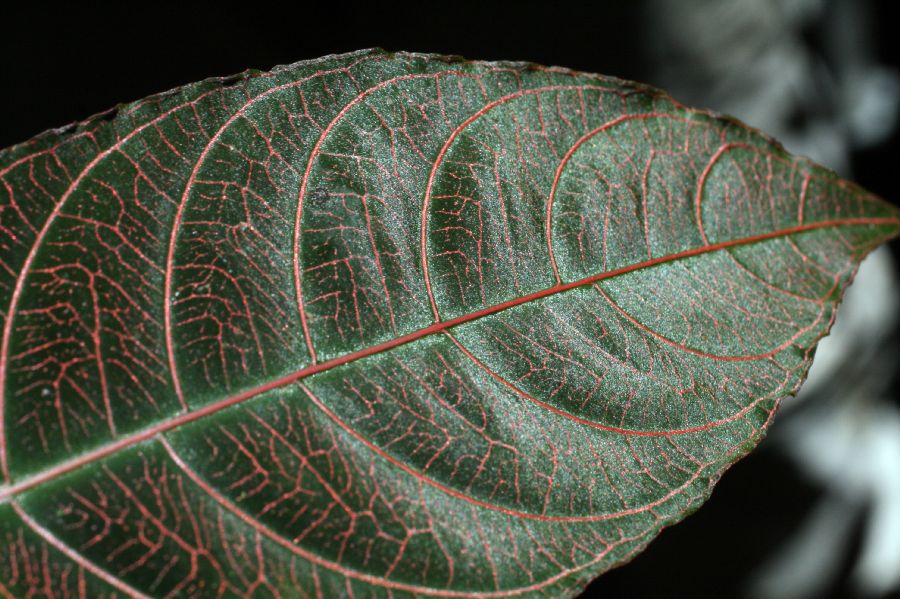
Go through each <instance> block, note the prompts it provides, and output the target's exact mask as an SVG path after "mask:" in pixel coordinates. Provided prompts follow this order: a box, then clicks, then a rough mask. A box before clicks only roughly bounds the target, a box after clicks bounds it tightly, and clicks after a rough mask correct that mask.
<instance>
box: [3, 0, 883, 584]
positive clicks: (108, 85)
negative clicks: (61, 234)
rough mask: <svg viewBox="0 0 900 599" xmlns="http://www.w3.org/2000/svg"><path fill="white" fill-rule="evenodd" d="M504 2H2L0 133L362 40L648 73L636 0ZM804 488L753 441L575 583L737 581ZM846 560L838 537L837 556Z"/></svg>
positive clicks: (867, 181)
mask: <svg viewBox="0 0 900 599" xmlns="http://www.w3.org/2000/svg"><path fill="white" fill-rule="evenodd" d="M890 5H891V2H889V1H888V0H885V1H882V2H880V3H879V5H878V6H879V11H880V18H879V19H877V23H878V24H879V26H880V27H881V28H882V30H881V31H876V32H874V35H876V36H877V39H878V40H879V48H880V52H881V59H882V60H883V61H884V62H886V63H889V64H892V65H895V66H897V65H900V56H898V50H897V47H892V45H891V43H890V40H891V37H892V36H894V35H895V33H894V31H892V30H891V24H892V22H893V21H891V19H890V18H889V12H890ZM511 6H512V5H511ZM514 6H515V8H514V9H510V8H508V7H507V8H500V7H492V6H489V5H487V4H486V3H482V4H477V5H474V6H470V7H466V6H461V5H450V4H444V3H434V4H433V5H430V4H425V3H422V5H420V6H418V7H405V6H400V5H397V4H394V3H384V2H382V3H380V4H378V5H374V3H373V4H369V5H352V4H347V3H337V2H327V1H326V2H319V3H317V4H316V5H310V6H306V5H302V4H294V5H292V8H290V9H283V8H282V9H279V8H275V7H267V6H264V5H263V4H262V3H259V2H252V1H251V2H250V3H247V4H245V5H243V6H242V7H241V8H239V9H238V8H233V7H231V6H229V5H226V4H224V3H218V4H209V5H200V6H196V7H189V6H187V5H186V4H185V3H180V4H175V5H173V6H172V7H160V6H153V7H148V6H147V5H140V6H138V5H134V6H133V5H131V3H119V4H117V5H115V6H112V7H103V8H102V9H101V8H97V9H91V8H86V7H85V6H83V5H81V6H77V7H69V8H57V7H55V6H51V5H49V4H47V5H43V6H41V5H37V6H32V7H31V8H29V9H22V8H16V9H9V8H4V12H3V14H2V16H0V18H2V21H0V73H2V87H0V90H2V93H0V147H5V146H8V145H11V144H14V143H17V142H20V141H25V140H27V139H28V138H30V137H31V136H33V135H35V134H37V133H40V132H41V131H43V130H45V129H48V128H51V127H59V126H62V125H65V124H67V123H69V122H72V121H76V120H81V119H84V118H85V117H87V116H89V115H91V114H94V113H97V112H101V111H103V110H105V109H107V108H110V107H112V106H114V105H116V104H117V103H120V102H125V101H131V100H137V99H139V98H141V97H143V96H146V95H149V94H152V93H156V92H160V91H163V90H166V89H169V88H172V87H176V86H179V85H181V84H185V83H189V82H192V81H196V80H200V79H204V78H206V77H210V76H217V75H229V74H232V73H237V72H240V71H243V70H245V69H247V68H257V69H262V70H268V69H269V68H270V67H272V66H274V65H276V64H283V63H289V62H294V61H297V60H301V59H308V58H315V57H318V56H322V55H325V54H330V53H336V52H344V51H349V50H354V49H358V48H365V47H375V46H380V47H384V48H386V49H389V50H413V51H423V52H438V53H444V54H459V55H463V56H465V57H467V58H477V59H510V60H530V61H534V62H538V63H543V64H550V65H560V66H567V67H572V68H576V69H581V70H585V71H591V72H601V73H605V74H611V75H617V76H620V77H624V78H628V79H637V80H644V81H648V82H649V83H653V81H652V80H649V79H648V77H647V76H646V73H648V72H649V69H648V68H647V67H648V66H649V65H648V64H647V63H646V58H645V57H644V55H643V53H642V51H641V48H642V42H643V41H645V40H643V39H642V35H641V31H640V28H639V27H638V23H639V19H640V12H639V9H638V8H636V7H637V6H638V3H633V2H618V3H605V4H604V3H602V2H596V3H585V4H583V5H580V4H575V5H572V6H567V7H558V6H552V5H550V4H549V3H548V4H546V5H545V4H538V3H534V4H531V3H527V2H519V3H516V4H515V5H514ZM898 147H900V138H898V136H897V135H896V134H895V135H894V136H893V137H892V138H891V139H890V140H888V141H887V142H885V143H883V144H881V145H879V146H878V147H876V148H873V149H870V150H868V151H866V152H865V153H863V154H857V155H854V157H853V168H854V173H855V174H854V178H855V179H856V180H857V181H858V182H860V183H861V184H863V185H864V186H865V187H867V188H869V189H871V190H872V191H875V192H876V193H879V194H881V195H883V196H885V197H887V198H889V199H892V200H894V201H896V200H897V198H898V197H900V194H898V193H897V184H896V182H895V171H896V164H897V157H898V152H897V150H898ZM818 494H819V491H818V490H817V489H816V488H815V487H814V486H813V485H811V484H809V483H806V482H805V481H803V480H802V479H801V478H799V477H798V475H797V474H796V473H795V472H794V471H793V470H792V467H791V466H790V465H789V464H787V463H786V462H784V461H782V459H781V458H779V457H778V455H777V454H776V452H774V451H772V450H771V449H767V447H766V444H765V443H763V447H762V448H761V449H760V450H758V451H757V452H755V453H754V454H752V455H751V456H750V457H749V458H747V459H745V460H744V461H742V462H740V463H739V464H738V465H736V466H735V467H734V468H733V469H732V470H731V471H729V472H728V473H727V474H726V475H725V477H724V478H723V480H722V482H721V483H720V484H719V486H718V487H717V489H716V491H715V493H714V494H713V497H712V499H711V500H710V501H709V502H708V503H707V504H706V505H705V506H704V507H703V508H702V509H701V510H700V511H699V512H698V513H697V514H695V515H693V516H691V517H690V518H689V519H688V520H687V521H686V522H685V523H683V524H680V525H678V526H675V527H673V528H671V529H669V530H667V531H665V532H664V533H663V534H662V535H661V536H660V537H659V538H658V539H657V540H656V541H655V542H654V543H653V544H652V545H651V547H650V548H649V549H648V550H647V551H646V552H645V553H643V554H642V555H640V556H639V557H638V558H636V559H635V560H634V561H633V562H632V563H630V564H628V565H625V566H623V567H620V568H618V569H616V570H614V571H612V572H610V573H608V574H607V575H605V576H603V577H602V578H600V579H598V580H597V581H596V582H595V583H594V584H592V585H591V586H590V587H589V589H588V590H587V592H586V595H587V596H601V595H602V596H606V597H732V596H738V595H739V594H740V591H739V589H741V588H742V585H743V583H744V582H745V580H746V576H747V575H748V574H749V573H750V572H751V571H752V569H753V567H754V566H755V565H757V564H759V563H760V562H761V560H762V559H763V558H765V557H766V556H767V555H769V553H770V552H771V551H772V549H773V547H777V546H778V545H779V543H780V542H781V541H782V540H783V539H785V538H787V536H789V534H790V532H791V531H792V530H793V528H794V527H795V525H796V524H797V522H798V521H799V519H800V518H801V517H802V514H803V513H804V511H805V510H807V509H808V508H809V507H810V506H812V505H813V503H814V502H815V500H816V498H817V496H818ZM858 540H859V539H857V542H858ZM851 560H852V552H851V554H850V555H849V556H848V558H847V561H846V562H845V564H844V567H845V569H846V570H847V571H849V566H850V564H851ZM845 574H846V573H845ZM846 584H847V583H846V576H844V577H842V582H841V583H840V585H839V586H838V587H836V588H835V589H833V591H832V594H831V595H830V597H835V598H837V597H845V596H851V595H850V594H849V591H848V588H847V587H846Z"/></svg>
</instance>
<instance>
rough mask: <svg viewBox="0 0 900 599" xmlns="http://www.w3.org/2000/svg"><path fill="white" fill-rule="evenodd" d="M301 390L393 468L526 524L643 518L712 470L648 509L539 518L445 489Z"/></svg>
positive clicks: (693, 477)
mask: <svg viewBox="0 0 900 599" xmlns="http://www.w3.org/2000/svg"><path fill="white" fill-rule="evenodd" d="M300 388H301V389H303V392H304V393H306V396H307V397H309V399H310V401H312V402H313V403H314V404H315V405H316V407H318V408H319V409H320V410H322V412H324V413H325V415H326V416H328V417H329V418H330V419H331V420H332V422H334V423H335V424H336V425H338V426H339V427H340V428H341V429H342V430H344V431H345V432H347V433H348V434H350V435H351V436H353V437H354V438H355V439H356V440H357V441H359V442H360V443H362V444H363V445H365V446H366V447H368V448H369V449H370V450H371V451H372V452H374V453H376V454H377V455H379V456H380V457H382V458H384V459H385V460H387V461H388V462H390V463H391V464H392V465H393V466H396V467H397V468H400V469H401V470H403V471H404V472H406V473H407V474H409V475H411V476H412V477H413V478H415V479H416V480H418V481H421V482H424V483H425V484H427V485H430V486H432V487H434V488H436V489H438V490H439V491H441V492H443V493H446V494H447V495H449V496H451V497H454V498H456V499H459V500H461V501H465V502H466V503H470V504H472V505H474V506H477V507H480V508H483V509H487V510H491V511H494V512H500V513H501V514H505V515H507V516H514V517H516V518H521V519H523V520H536V521H538V522H599V521H602V520H613V519H615V518H622V517H624V516H631V515H634V514H641V513H643V512H646V511H648V510H651V509H653V508H655V507H658V506H660V505H662V504H663V503H665V502H666V501H668V500H669V499H671V498H672V497H674V496H676V495H678V494H679V493H681V492H682V491H684V489H686V488H687V487H689V486H690V485H692V484H693V483H694V481H695V480H697V479H698V478H700V476H701V474H702V470H703V469H704V468H705V467H707V466H709V464H703V465H702V466H701V467H699V468H698V469H697V470H696V471H695V472H694V474H693V475H692V476H691V477H690V478H689V479H687V480H686V481H685V482H684V483H682V484H681V485H680V486H678V487H676V488H674V489H672V490H670V491H669V492H668V493H666V494H665V495H663V496H661V497H658V498H657V499H654V500H653V501H651V502H649V503H645V504H644V505H641V506H638V507H634V508H629V509H627V510H621V511H618V512H609V513H605V514H591V515H589V516H545V515H542V514H535V513H532V512H523V511H521V510H514V509H512V508H508V507H506V506H502V505H498V504H496V503H489V502H487V501H483V500H481V499H478V498H477V497H473V496H471V495H467V494H465V493H463V492H461V491H457V490H456V489H453V488H452V487H448V486H446V485H444V484H443V483H440V482H438V481H436V480H434V479H433V478H431V477H430V476H428V475H427V474H425V473H423V472H422V471H421V470H418V469H416V468H413V467H412V466H410V465H408V464H406V463H405V462H403V461H402V460H398V459H397V458H395V457H394V456H392V455H391V454H389V453H388V452H386V451H385V450H383V449H382V448H380V447H378V446H377V445H375V444H374V443H372V442H371V441H369V440H368V439H366V438H365V437H363V436H362V435H361V434H360V433H359V432H357V431H356V430H355V429H353V428H352V427H351V426H348V425H347V423H345V422H344V421H343V420H341V419H340V417H339V416H338V415H337V414H335V413H334V412H332V411H331V410H330V409H329V408H328V406H326V405H325V404H324V403H322V402H321V401H320V400H319V398H318V397H316V396H315V395H314V394H313V392H312V391H310V390H309V388H307V386H306V385H303V384H301V385H300Z"/></svg>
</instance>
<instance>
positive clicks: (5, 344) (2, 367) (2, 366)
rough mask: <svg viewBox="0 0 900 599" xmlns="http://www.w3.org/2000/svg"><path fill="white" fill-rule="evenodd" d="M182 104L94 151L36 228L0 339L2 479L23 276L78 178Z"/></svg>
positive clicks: (5, 467)
mask: <svg viewBox="0 0 900 599" xmlns="http://www.w3.org/2000/svg"><path fill="white" fill-rule="evenodd" d="M211 93H213V91H212V90H210V91H209V92H206V93H205V94H202V95H201V96H198V97H197V98H196V99H194V100H193V102H199V101H200V100H201V99H203V98H204V97H205V96H207V95H209V94H211ZM184 107H185V105H179V106H176V107H174V108H172V109H170V110H167V111H166V112H164V113H162V114H160V115H159V116H157V117H156V118H154V119H153V120H151V121H148V122H146V123H144V124H143V125H140V126H138V127H135V128H134V129H133V130H132V131H131V132H130V133H128V135H126V136H125V137H123V138H122V139H120V140H119V141H117V142H116V143H115V144H114V145H112V146H110V147H109V148H107V149H106V150H104V151H102V152H100V153H99V154H97V156H95V157H94V159H93V160H91V161H90V162H89V163H87V165H85V167H84V169H82V171H81V172H80V173H78V176H77V177H75V179H73V180H72V182H71V183H70V184H69V186H68V187H67V188H66V190H65V191H64V192H63V193H62V195H60V196H59V201H57V202H56V205H54V206H53V211H52V212H51V213H50V215H49V216H48V217H47V220H46V221H44V226H43V227H41V230H40V231H38V233H37V235H36V236H35V238H34V242H33V243H32V244H31V247H30V248H29V250H28V255H27V256H25V261H24V262H23V263H22V267H21V268H20V269H19V273H18V276H17V277H16V283H15V286H14V287H13V292H12V294H11V295H10V298H9V308H7V310H6V318H5V320H4V323H3V338H2V340H0V470H2V472H3V478H4V480H6V481H9V464H8V461H7V455H6V421H5V413H6V408H5V402H6V374H7V370H8V369H9V341H10V338H11V337H12V325H13V321H14V320H15V314H16V308H17V306H18V304H19V299H20V298H21V297H22V292H23V289H24V288H25V278H26V275H27V274H28V273H29V272H30V270H31V265H32V264H33V263H34V259H35V257H36V256H37V253H38V249H39V248H40V247H41V244H42V243H43V241H44V237H46V235H47V232H48V231H49V230H50V227H51V225H52V224H53V223H54V222H55V221H56V219H57V217H58V216H59V215H60V214H61V213H62V208H63V205H64V204H65V203H66V201H67V200H68V199H69V197H70V196H71V195H72V193H73V192H74V191H75V190H76V189H77V188H78V186H79V185H80V184H81V181H82V180H83V179H84V178H85V177H86V176H87V174H88V173H90V172H91V171H92V170H93V168H94V167H95V166H97V164H99V163H100V162H101V161H103V160H104V159H105V158H106V157H107V156H109V155H110V154H112V153H113V152H117V151H119V149H120V148H121V147H122V146H123V145H124V144H125V143H126V142H127V141H128V140H130V139H131V138H133V137H134V136H135V135H137V134H138V133H140V132H141V131H143V130H144V129H146V128H148V127H152V126H154V125H155V124H156V123H158V122H159V121H161V120H163V119H166V118H168V117H169V116H170V115H172V114H174V113H175V112H177V111H178V110H181V109H183V108H184Z"/></svg>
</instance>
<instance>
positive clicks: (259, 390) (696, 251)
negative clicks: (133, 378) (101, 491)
mask: <svg viewBox="0 0 900 599" xmlns="http://www.w3.org/2000/svg"><path fill="white" fill-rule="evenodd" d="M853 225H860V226H862V225H870V226H878V225H891V226H895V227H900V218H888V217H883V218H882V217H871V218H847V219H840V220H829V221H822V222H818V223H810V224H805V225H796V226H794V227H788V228H785V229H779V230H777V231H771V232H769V233H762V234H759V235H753V236H750V237H742V238H739V239H732V240H729V241H723V242H719V243H715V244H710V245H705V246H701V247H696V248H691V249H689V250H684V251H682V252H677V253H674V254H669V255H667V256H660V257H658V258H653V259H652V260H645V261H643V262H638V263H636V264H632V265H629V266H623V267H621V268H617V269H615V270H611V271H607V272H603V273H599V274H596V275H592V276H589V277H585V278H583V279H579V280H577V281H572V282H570V283H563V284H560V285H555V286H553V287H548V288H546V289H543V290H541V291H536V292H534V293H530V294H528V295H523V296H521V297H517V298H514V299H511V300H507V301H505V302H502V303H499V304H495V305H493V306H488V307H487V308H482V309H481V310H476V311H474V312H470V313H469V314H463V315H461V316H458V317H456V318H452V319H450V320H445V321H442V322H436V323H434V324H432V325H429V326H427V327H424V328H421V329H419V330H417V331H413V332H411V333H407V334H406V335H401V336H400V337H396V338H394V339H390V340H388V341H384V342H382V343H378V344H376V345H372V346H369V347H365V348H363V349H360V350H357V351H355V352H350V353H348V354H344V355H342V356H338V357H336V358H332V359H331V360H327V361H325V362H319V363H317V364H312V365H310V366H307V367H305V368H301V369H300V370H297V371H295V372H292V373H290V374H287V375H285V376H282V377H281V378H278V379H275V380H272V381H269V382H268V383H265V384H263V385H259V386H257V387H253V388H250V389H247V390H245V391H242V392H240V393H237V394H236V395H232V396H231V397H226V398H224V399H221V400H219V401H216V402H213V403H211V404H208V405H206V406H203V407H201V408H198V409H196V410H194V411H193V412H188V413H183V414H179V415H177V416H175V417H173V418H171V419H169V420H167V421H164V422H159V423H157V424H156V425H154V426H152V427H150V428H147V429H144V430H143V431H138V432H136V433H133V434H131V435H130V436H127V437H122V438H120V439H118V440H116V441H114V442H112V443H109V444H107V445H104V446H102V447H98V448H97V449H94V450H92V451H89V452H87V453H84V454H82V455H81V456H78V457H76V458H73V459H71V460H69V461H68V462H63V463H61V464H58V465H56V466H54V467H52V468H49V469H47V470H45V471H44V472H41V473H39V474H36V475H34V476H32V477H31V478H27V479H25V480H23V481H21V482H19V483H16V484H13V485H9V486H7V487H5V488H3V489H2V490H0V502H2V501H5V500H7V499H8V498H10V497H13V496H14V495H18V494H19V493H22V492H24V491H27V490H28V489H31V488H34V487H36V486H38V485H41V484H43V483H45V482H47V481H49V480H53V479H55V478H58V477H60V476H62V475H63V474H66V473H67V472H71V471H73V470H75V469H77V468H80V467H82V466H84V465H86V464H89V463H92V462H95V461H97V460H99V459H102V458H104V457H106V456H108V455H111V454H114V453H116V452H117V451H120V450H122V449H124V448H126V447H131V446H133V445H136V444H138V443H141V442H143V441H147V440H148V439H151V438H153V437H154V436H156V435H158V434H159V433H162V432H165V431H169V430H172V429H175V428H178V427H179V426H182V425H185V424H188V423H189V422H194V421H196V420H199V419H201V418H204V417H205V416H208V415H210V414H215V413H216V412H220V411H222V410H224V409H226V408H228V407H231V406H233V405H236V404H239V403H241V402H243V401H246V400H248V399H250V398H252V397H256V396H257V395H261V394H263V393H265V392H267V391H271V390H272V389H277V388H279V387H284V386H286V385H289V384H291V383H294V382H297V381H299V380H301V379H303V378H306V377H308V376H312V375H314V374H317V373H320V372H324V371H327V370H331V369H333V368H337V367H338V366H343V365H344V364H347V363H350V362H355V361H357V360H360V359H362V358H366V357H368V356H372V355H375V354H378V353H381V352H384V351H388V350H390V349H393V348H395V347H398V346H401V345H406V344H408V343H412V342H413V341H417V340H419V339H422V338H423V337H427V336H429V335H434V334H436V333H442V332H443V331H446V330H449V329H451V328H453V327H456V326H459V325H462V324H465V323H467V322H472V321H475V320H478V319H480V318H484V317H486V316H490V315H492V314H496V313H498V312H502V311H504V310H507V309H509V308H513V307H515V306H520V305H522V304H526V303H529V302H533V301H536V300H539V299H542V298H545V297H549V296H553V295H556V294H559V293H563V292H565V291H569V290H571V289H576V288H578V287H584V286H586V285H592V284H594V283H596V282H598V281H602V280H604V279H609V278H612V277H616V276H619V275H623V274H627V273H630V272H635V271H638V270H642V269H644V268H650V267H652V266H656V265H658V264H664V263H667V262H673V261H675V260H683V259H685V258H690V257H692V256H698V255H702V254H707V253H710V252H715V251H719V250H723V249H726V248H730V247H736V246H742V245H748V244H752V243H758V242H761V241H766V240H769V239H777V238H780V237H786V236H788V235H795V234H798V233H804V232H807V231H814V230H818V229H826V228H833V227H840V226H853Z"/></svg>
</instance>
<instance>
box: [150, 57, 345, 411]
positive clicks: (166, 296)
mask: <svg viewBox="0 0 900 599" xmlns="http://www.w3.org/2000/svg"><path fill="white" fill-rule="evenodd" d="M356 64H357V63H353V64H349V65H346V66H343V67H340V68H335V69H332V70H329V71H317V72H315V73H313V74H312V75H309V76H307V77H304V78H302V79H298V80H296V81H291V82H290V83H285V84H283V85H278V86H276V87H273V88H272V89H269V90H266V91H265V92H263V93H261V94H259V95H258V96H254V97H253V98H251V99H249V100H247V102H245V103H244V105H243V106H241V107H240V108H239V109H238V110H237V111H236V112H235V113H234V114H232V115H231V116H230V117H228V120H226V121H225V122H224V123H222V125H221V126H220V127H219V128H218V130H216V132H215V133H214V134H213V136H212V137H210V138H209V141H208V142H207V143H206V146H205V147H204V148H203V151H202V152H201V153H200V156H198V158H197V162H196V163H194V168H193V169H192V170H191V175H190V177H189V178H188V180H187V183H186V184H185V186H184V192H182V194H181V200H180V201H179V202H178V210H177V212H176V213H175V221H174V222H173V223H172V232H171V234H170V235H169V248H168V252H167V254H166V268H165V283H164V289H163V321H164V329H165V335H166V354H167V356H168V360H169V370H170V372H171V373H172V383H173V385H174V386H175V395H176V396H177V397H178V401H179V403H181V407H182V408H183V409H185V410H187V409H188V406H187V402H186V401H185V399H184V392H183V391H182V389H181V378H180V377H179V376H178V365H177V363H176V360H175V342H174V340H173V339H172V332H173V327H172V302H171V298H172V273H173V271H174V265H175V249H176V245H177V241H178V235H177V232H178V229H179V228H180V227H181V220H182V218H183V216H184V209H185V206H186V205H187V202H188V196H189V195H190V193H191V188H192V186H193V184H194V181H195V180H196V178H197V173H199V172H200V169H201V168H202V167H203V163H204V162H205V161H206V156H207V155H208V154H209V152H210V151H211V150H212V148H213V146H214V145H215V143H216V142H217V141H218V140H219V137H221V136H222V134H223V133H224V132H225V130H226V129H228V127H230V126H231V124H232V123H233V122H234V121H235V120H237V119H239V118H241V117H243V116H244V115H245V114H246V113H247V110H248V109H249V108H251V107H252V106H253V105H254V104H256V103H257V102H259V101H260V100H263V99H265V98H267V97H269V96H271V95H272V94H276V93H278V92H281V91H284V90H286V89H290V88H293V87H299V86H300V85H302V84H304V83H306V82H307V81H309V80H311V79H315V78H317V77H322V76H324V75H329V74H333V73H338V72H346V71H347V70H348V69H350V68H352V67H353V66H355V65H356ZM297 301H298V303H299V304H300V324H301V325H302V327H303V333H304V336H305V337H306V344H307V346H308V348H309V352H310V356H311V358H312V361H313V362H314V363H315V360H316V353H315V350H313V347H312V339H311V338H310V336H309V330H308V328H307V326H306V314H305V313H304V312H303V302H302V301H301V300H300V298H299V296H298V300H297Z"/></svg>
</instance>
